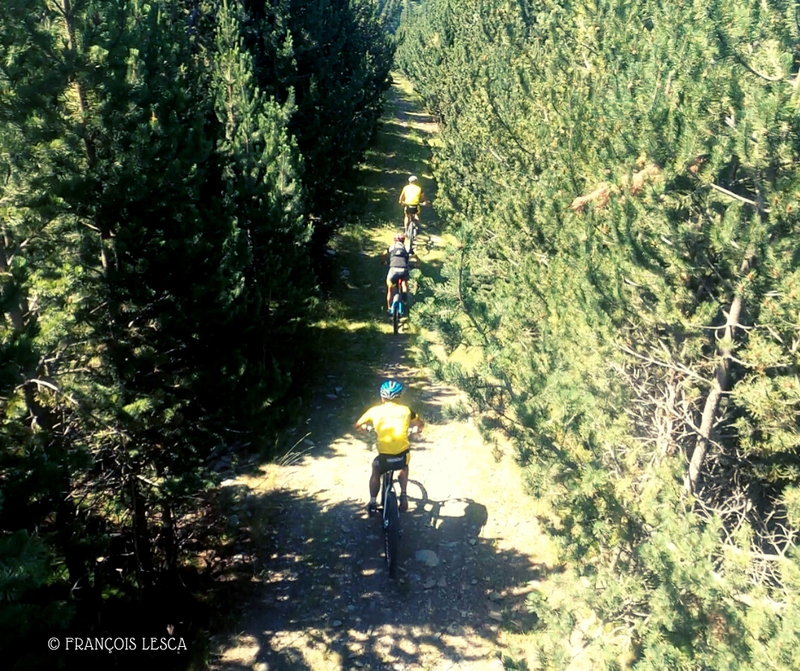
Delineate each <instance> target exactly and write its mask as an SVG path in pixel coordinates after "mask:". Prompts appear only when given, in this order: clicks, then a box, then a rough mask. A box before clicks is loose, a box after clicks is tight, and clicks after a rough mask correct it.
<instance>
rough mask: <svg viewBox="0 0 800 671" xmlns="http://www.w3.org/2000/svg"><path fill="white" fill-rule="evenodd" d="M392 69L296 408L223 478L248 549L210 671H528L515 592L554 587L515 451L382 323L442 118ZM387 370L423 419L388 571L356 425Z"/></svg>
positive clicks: (429, 258) (435, 251) (434, 257)
mask: <svg viewBox="0 0 800 671" xmlns="http://www.w3.org/2000/svg"><path fill="white" fill-rule="evenodd" d="M395 82H396V84H395V86H394V87H393V90H392V93H391V95H390V97H389V105H388V106H387V114H386V117H385V119H384V124H383V128H382V132H381V133H379V136H378V137H377V139H376V143H375V147H374V148H373V150H372V151H371V152H369V153H368V154H367V157H366V160H365V165H364V167H363V175H362V177H363V180H362V182H363V187H362V188H363V190H364V193H365V195H367V196H368V197H367V198H366V200H365V203H366V210H365V212H364V215H363V217H362V218H361V220H360V221H359V222H352V224H351V225H349V226H347V227H346V228H345V229H344V230H343V231H341V234H340V235H339V236H338V237H337V239H336V240H335V241H334V242H333V244H332V247H331V249H332V254H333V259H334V262H335V264H336V267H337V269H338V273H339V274H338V275H337V277H338V280H337V282H336V285H335V286H332V287H330V289H331V295H330V300H329V302H328V313H327V315H326V317H325V318H324V319H321V320H320V322H319V323H318V324H317V325H316V328H318V329H319V333H320V337H321V338H322V339H323V340H325V341H326V342H327V343H328V350H327V352H326V354H325V362H324V366H325V368H324V370H323V371H321V375H320V378H321V380H322V382H321V383H318V384H317V386H316V387H315V389H314V397H313V400H312V402H311V406H310V408H309V410H308V417H307V420H306V421H305V423H302V424H300V425H298V426H297V427H296V429H295V430H294V432H293V433H292V440H293V441H294V443H293V446H292V447H291V449H288V450H286V452H285V454H284V456H283V457H282V458H281V459H279V460H277V461H276V462H275V463H270V464H263V465H260V466H258V467H257V468H254V469H253V470H252V471H251V472H249V473H247V474H243V475H240V476H239V477H237V478H236V479H235V480H234V479H232V480H231V481H229V482H228V483H227V486H229V487H231V488H234V489H236V491H237V492H238V496H239V498H240V499H241V500H242V501H243V503H242V504H241V505H242V506H243V507H246V508H247V511H248V512H247V515H248V517H247V524H248V533H249V536H250V538H251V539H252V544H253V547H254V548H255V551H254V553H255V556H254V557H252V558H251V565H252V576H251V577H250V580H251V581H252V589H251V590H250V599H249V600H248V602H247V605H246V608H245V609H244V610H245V612H246V616H245V618H244V619H243V621H242V623H241V625H240V626H239V627H238V628H237V629H236V630H235V631H231V632H230V633H229V635H227V636H224V637H221V638H219V639H218V640H217V641H216V652H215V655H214V657H213V659H212V660H211V665H210V668H212V669H215V670H218V671H223V670H225V671H244V670H245V669H249V670H251V671H275V670H278V669H280V670H282V671H327V670H329V669H330V670H333V669H336V670H340V669H369V670H373V669H374V670H380V669H392V670H401V669H402V670H408V671H411V670H414V671H417V670H419V671H422V670H429V671H444V670H445V669H448V670H459V669H460V670H464V671H466V670H474V671H499V670H500V669H503V668H520V669H524V668H528V669H534V668H537V667H536V666H535V655H534V654H533V653H532V652H531V651H530V650H529V649H528V648H527V641H526V636H525V631H526V630H528V629H529V628H530V627H531V626H532V624H533V623H532V621H531V617H530V614H529V613H528V611H527V609H526V607H525V599H526V595H527V594H528V593H529V592H530V591H532V590H537V589H547V587H546V581H547V576H548V574H549V572H550V571H551V570H552V569H553V567H554V565H555V564H556V562H557V557H556V555H555V552H554V549H553V548H552V547H551V546H550V544H549V542H548V540H547V537H546V536H545V535H544V534H543V533H542V532H541V530H540V528H539V526H538V523H537V521H536V519H537V515H538V514H539V513H541V512H542V511H540V510H539V509H538V508H537V503H536V501H534V500H532V499H531V498H530V497H529V496H527V495H526V494H525V492H524V486H523V476H522V473H521V472H520V471H519V468H518V467H517V465H516V463H515V462H514V459H513V454H512V452H511V450H510V449H508V448H507V447H504V446H503V445H502V444H501V445H500V446H497V445H487V444H486V443H484V441H483V440H482V438H481V436H480V435H479V432H478V430H477V428H476V427H475V426H474V425H473V423H472V421H471V420H466V421H454V420H452V419H449V417H450V414H449V413H448V412H447V408H448V407H449V406H451V405H453V404H455V403H457V402H459V401H460V400H462V399H461V394H460V393H459V392H458V391H457V390H455V389H453V388H450V387H446V386H444V385H439V384H433V383H431V382H430V380H429V379H428V377H427V375H426V372H425V371H424V370H421V369H419V368H418V367H417V366H416V364H415V363H414V360H413V356H412V355H411V352H412V350H413V348H414V346H415V343H416V342H417V341H418V339H419V336H420V335H425V334H420V333H419V332H418V328H417V327H416V325H414V323H413V319H412V323H411V324H410V326H409V328H408V329H407V331H405V332H404V333H403V334H401V335H400V336H393V335H391V332H390V329H389V326H388V324H387V323H386V320H385V315H384V314H383V311H384V286H383V277H385V272H386V270H385V268H384V267H383V266H381V265H380V261H379V255H380V251H381V249H382V248H383V247H385V246H386V245H388V244H389V242H390V241H391V236H392V234H393V232H394V231H395V230H397V229H398V227H399V221H400V217H401V211H400V208H399V205H398V204H397V202H396V201H397V194H399V191H400V189H401V188H402V186H403V184H404V183H405V178H406V176H407V175H408V174H409V173H410V172H412V171H413V172H414V173H416V174H419V175H421V176H422V177H423V179H424V180H426V181H425V183H424V187H425V189H426V191H429V197H432V198H434V206H435V184H433V183H432V182H430V181H429V180H430V177H429V175H430V173H429V170H428V167H429V166H428V163H427V161H428V159H429V155H428V151H429V144H430V142H431V140H432V138H433V134H434V133H435V131H436V128H437V127H436V124H435V123H434V122H433V120H432V119H430V118H428V117H426V116H425V115H424V114H422V113H421V112H420V111H419V107H418V105H417V102H416V101H415V100H414V99H413V97H412V93H411V91H410V88H409V87H408V85H407V83H406V82H404V81H403V80H402V79H400V78H398V77H395ZM441 224H442V222H440V221H438V219H437V218H436V213H435V210H433V209H427V210H425V211H423V226H422V236H421V241H425V240H426V239H427V240H428V241H431V244H429V245H426V246H425V248H424V249H423V250H421V268H420V271H419V272H420V273H430V272H431V269H432V268H434V267H435V266H436V265H437V264H439V265H440V264H441V262H442V261H443V260H444V258H445V256H446V254H448V253H449V252H448V249H450V248H452V247H453V246H454V245H455V243H456V240H455V239H454V238H453V237H452V236H451V235H449V234H448V233H446V232H445V231H443V230H442V226H441ZM428 337H429V338H431V339H432V336H430V335H429V334H428ZM474 355H475V353H471V352H463V353H460V354H459V355H458V356H461V357H462V358H463V360H464V362H465V363H469V362H470V361H472V360H474V358H473V357H474ZM386 377H396V378H398V379H401V380H402V381H403V382H404V383H405V384H406V386H407V390H408V391H407V394H406V396H405V399H406V402H408V403H409V404H410V405H411V406H412V407H414V408H415V409H416V410H417V412H419V414H420V415H421V416H422V417H424V418H425V420H426V422H427V426H426V428H425V431H424V432H423V434H422V436H420V438H419V439H418V440H415V441H414V442H413V444H412V458H411V467H410V468H411V481H410V483H409V489H408V494H409V502H410V506H409V512H408V513H407V514H405V515H404V516H403V531H404V534H403V538H402V540H401V556H400V571H399V576H398V579H397V580H390V579H389V577H388V575H387V571H386V567H385V563H384V561H383V557H382V532H381V529H380V527H379V525H378V520H377V519H370V518H368V517H367V515H366V508H365V506H366V503H367V479H368V475H369V468H370V463H371V460H372V458H373V454H374V448H373V447H372V446H371V445H370V443H369V442H368V440H365V439H364V437H362V436H360V435H358V436H357V435H355V433H354V430H353V427H352V424H353V422H354V421H355V420H356V419H357V417H358V416H359V415H360V414H361V413H362V412H363V411H364V410H365V409H366V408H367V407H368V406H369V405H371V404H374V403H375V402H376V401H377V388H378V386H379V384H380V381H381V380H382V379H384V378H386ZM504 660H505V661H504Z"/></svg>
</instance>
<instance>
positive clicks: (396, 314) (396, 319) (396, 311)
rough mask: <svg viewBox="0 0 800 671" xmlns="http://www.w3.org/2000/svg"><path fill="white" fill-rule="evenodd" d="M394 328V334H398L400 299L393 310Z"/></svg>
mask: <svg viewBox="0 0 800 671" xmlns="http://www.w3.org/2000/svg"><path fill="white" fill-rule="evenodd" d="M392 329H393V330H394V334H395V335H397V334H398V332H399V331H400V303H399V301H398V302H396V303H395V304H394V309H393V310H392Z"/></svg>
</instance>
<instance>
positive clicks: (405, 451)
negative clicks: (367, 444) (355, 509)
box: [355, 380, 425, 517]
mask: <svg viewBox="0 0 800 671" xmlns="http://www.w3.org/2000/svg"><path fill="white" fill-rule="evenodd" d="M380 393H381V404H380V405H376V406H373V407H372V408H370V409H369V410H367V411H366V412H365V413H364V414H363V415H362V416H361V417H360V418H359V419H358V421H357V422H356V423H355V427H356V428H357V429H360V430H361V431H366V430H367V429H368V427H369V425H370V424H372V427H373V428H374V429H375V433H376V434H377V448H378V456H377V457H376V458H375V460H374V461H373V462H372V474H371V475H370V478H369V505H368V506H367V512H368V513H369V516H370V517H372V516H373V515H374V514H375V512H376V511H377V510H378V490H379V489H380V485H381V475H383V474H384V473H385V472H386V471H388V470H390V469H391V468H393V467H394V466H395V465H397V464H405V465H404V466H403V468H401V469H399V470H397V469H395V470H397V480H398V482H399V483H400V512H406V511H407V510H408V495H407V494H406V488H407V487H408V462H409V460H410V457H411V453H410V447H409V441H408V433H409V430H411V429H413V430H414V432H415V433H419V432H420V431H422V427H424V426H425V423H424V422H423V421H422V418H421V417H419V415H417V414H416V413H415V412H414V411H413V410H412V409H411V408H409V407H407V406H405V405H401V404H400V403H397V402H396V400H397V399H398V398H400V395H401V394H402V393H403V385H402V384H400V383H399V382H397V380H386V381H385V382H384V383H383V384H382V385H381V389H380Z"/></svg>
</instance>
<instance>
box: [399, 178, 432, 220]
mask: <svg viewBox="0 0 800 671" xmlns="http://www.w3.org/2000/svg"><path fill="white" fill-rule="evenodd" d="M424 201H425V194H424V193H423V192H422V187H421V186H419V184H417V178H416V176H415V175H411V177H409V178H408V184H406V185H405V186H404V187H403V190H402V191H401V192H400V199H399V200H398V201H397V202H398V203H400V204H401V205H402V206H403V213H404V214H403V229H404V230H406V231H407V230H408V221H409V219H410V218H411V215H412V214H416V215H417V220H419V206H420V203H423V202H424Z"/></svg>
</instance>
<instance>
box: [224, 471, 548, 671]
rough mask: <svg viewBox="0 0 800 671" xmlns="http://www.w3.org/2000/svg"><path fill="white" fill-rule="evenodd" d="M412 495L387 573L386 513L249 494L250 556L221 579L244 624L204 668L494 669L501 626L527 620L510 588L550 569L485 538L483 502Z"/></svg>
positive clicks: (304, 497)
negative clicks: (392, 569)
mask: <svg viewBox="0 0 800 671" xmlns="http://www.w3.org/2000/svg"><path fill="white" fill-rule="evenodd" d="M364 484H366V483H364ZM409 499H410V503H411V508H410V510H409V513H407V514H404V515H403V516H402V521H403V537H402V539H401V551H400V555H399V561H400V564H399V572H398V579H396V580H391V579H390V578H389V576H388V569H387V568H386V565H385V561H384V558H383V540H382V533H381V528H380V518H379V517H377V516H376V517H375V518H368V517H367V516H366V511H365V510H364V508H363V503H362V502H360V501H359V502H355V501H352V500H347V501H341V500H338V501H337V493H336V492H332V493H331V492H328V491H326V490H320V491H317V492H300V491H295V490H291V489H280V490H276V491H272V492H269V493H263V494H251V495H250V496H249V497H248V498H247V505H246V508H247V510H249V511H252V512H253V517H248V519H250V520H251V521H250V524H249V528H248V530H249V535H250V544H249V546H248V549H247V551H246V552H244V555H245V556H246V557H247V558H248V561H247V562H245V563H244V565H242V566H240V567H239V569H238V570H237V571H235V572H232V573H231V575H229V576H228V577H227V582H226V583H225V584H226V585H227V587H226V588H227V589H230V590H238V591H239V592H240V593H241V595H242V597H244V596H245V595H247V597H248V598H242V601H241V604H242V612H243V613H248V619H247V621H246V625H245V626H244V628H243V629H239V630H238V631H236V632H230V633H229V634H228V635H226V636H222V637H218V638H217V639H216V640H215V641H214V644H215V646H216V647H217V649H218V651H219V652H218V654H217V655H216V657H215V659H213V660H212V662H211V663H210V665H209V668H210V669H212V670H215V671H245V669H248V670H252V669H254V668H260V669H273V668H276V669H284V670H286V671H306V670H311V669H320V668H333V667H335V668H347V669H353V668H363V669H382V668H400V667H402V668H405V667H407V666H410V667H414V668H416V667H421V668H429V667H430V664H431V663H432V660H440V661H441V660H450V661H452V663H454V664H455V663H458V664H465V665H470V664H471V665H473V666H469V668H498V667H492V666H483V665H485V664H490V663H491V662H492V659H493V658H492V655H493V651H494V646H495V643H496V638H497V635H498V632H499V630H500V629H501V628H515V627H519V626H521V624H520V622H519V619H520V612H521V610H524V594H517V593H516V591H515V590H516V589H517V588H518V586H519V585H525V584H527V583H528V582H529V581H532V580H537V579H539V578H541V577H542V575H543V572H544V571H545V569H544V567H543V566H542V565H540V564H535V563H533V562H531V561H530V559H529V558H528V557H526V556H524V555H522V554H520V553H517V552H514V551H510V550H498V549H496V548H495V547H493V544H492V542H491V540H490V539H486V538H482V537H481V535H480V534H481V530H482V529H483V527H484V526H485V525H486V523H487V520H488V519H489V511H488V509H487V507H486V506H485V505H483V504H481V503H479V502H477V501H473V500H471V499H451V500H445V501H438V500H432V499H430V498H429V497H428V494H427V491H426V489H425V487H424V485H423V484H422V483H421V482H419V481H417V480H412V481H411V482H410V483H409ZM243 517H247V512H244V514H243ZM494 661H497V660H496V659H495V660H494ZM332 664H333V667H332V666H331V665H332ZM398 665H399V666H398ZM499 668H502V667H499Z"/></svg>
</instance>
